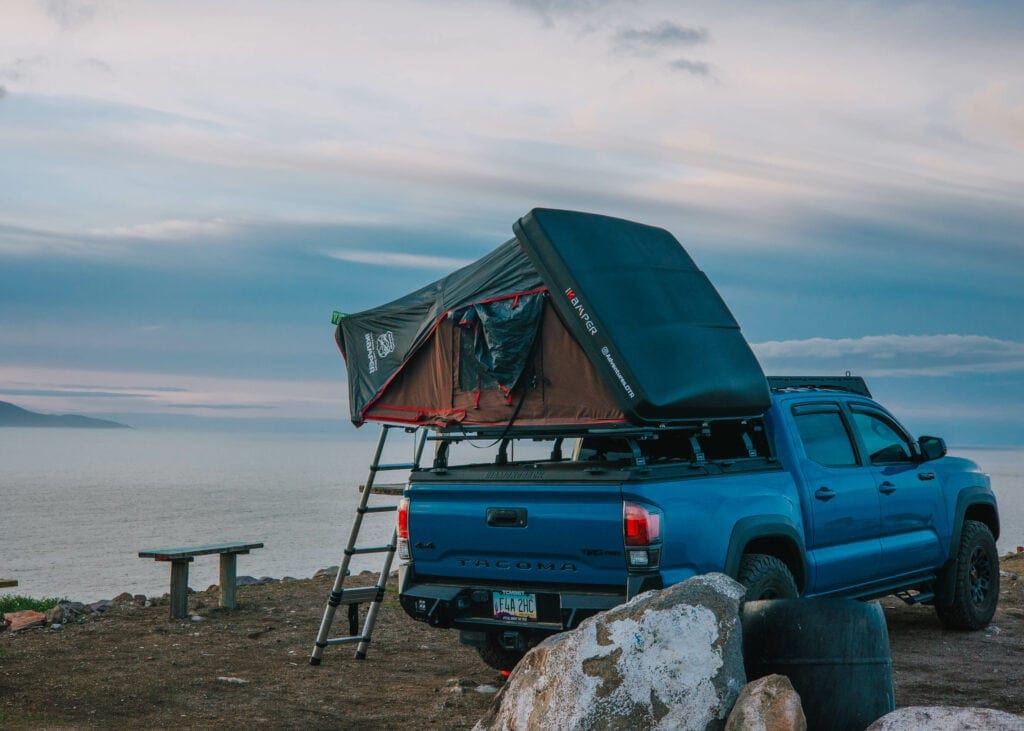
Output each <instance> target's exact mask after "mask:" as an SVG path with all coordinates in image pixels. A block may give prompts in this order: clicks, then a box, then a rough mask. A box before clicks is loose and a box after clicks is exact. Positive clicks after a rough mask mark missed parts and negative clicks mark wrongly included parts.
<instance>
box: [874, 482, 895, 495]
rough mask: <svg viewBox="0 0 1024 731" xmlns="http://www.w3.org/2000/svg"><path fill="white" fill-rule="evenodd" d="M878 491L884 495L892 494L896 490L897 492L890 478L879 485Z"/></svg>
mask: <svg viewBox="0 0 1024 731" xmlns="http://www.w3.org/2000/svg"><path fill="white" fill-rule="evenodd" d="M878 491H879V492H880V493H882V494H883V495H892V494H893V493H894V492H896V486H895V485H894V484H892V483H891V482H889V481H888V480H886V481H885V482H883V483H882V484H881V485H879V486H878Z"/></svg>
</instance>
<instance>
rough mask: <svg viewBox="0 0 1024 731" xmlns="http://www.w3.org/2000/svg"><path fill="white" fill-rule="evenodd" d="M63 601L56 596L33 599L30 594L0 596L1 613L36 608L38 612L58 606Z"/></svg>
mask: <svg viewBox="0 0 1024 731" xmlns="http://www.w3.org/2000/svg"><path fill="white" fill-rule="evenodd" d="M59 601H61V600H60V599H58V598H56V597H49V598H47V599H33V598H32V597H30V596H0V614H6V613H8V612H21V611H23V610H25V609H34V610H36V611H37V612H45V611H46V610H47V609H49V608H50V607H55V606H57V602H59Z"/></svg>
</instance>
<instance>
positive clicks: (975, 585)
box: [935, 520, 999, 630]
mask: <svg viewBox="0 0 1024 731" xmlns="http://www.w3.org/2000/svg"><path fill="white" fill-rule="evenodd" d="M946 571H952V572H953V579H952V587H953V589H952V591H953V596H952V601H951V602H950V601H949V597H945V599H946V601H943V600H942V599H941V598H936V600H935V613H936V614H938V615H939V621H940V622H942V625H943V626H944V627H945V628H946V629H957V630H978V629H983V628H985V627H987V626H988V623H989V622H990V621H992V615H994V614H995V613H996V605H997V604H998V603H999V554H998V553H997V552H996V541H995V539H994V538H993V537H992V531H990V530H989V529H988V526H987V525H985V524H984V523H980V522H978V521H976V520H965V521H964V527H963V530H962V531H961V532H960V547H959V549H958V550H957V554H956V561H954V562H953V564H952V565H951V566H950V567H949V568H948V569H946ZM940 583H941V582H940Z"/></svg>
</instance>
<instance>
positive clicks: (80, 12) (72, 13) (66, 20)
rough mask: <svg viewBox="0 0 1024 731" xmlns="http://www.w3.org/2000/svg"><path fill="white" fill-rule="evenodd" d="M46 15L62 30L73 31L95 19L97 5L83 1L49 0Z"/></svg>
mask: <svg viewBox="0 0 1024 731" xmlns="http://www.w3.org/2000/svg"><path fill="white" fill-rule="evenodd" d="M46 14H47V15H49V16H50V17H51V18H52V19H53V20H54V22H56V23H57V25H59V26H60V27H61V30H72V29H74V28H77V27H78V26H81V25H84V24H85V23H88V22H89V21H90V20H92V19H93V16H95V15H96V5H95V4H93V3H90V2H81V0H47V3H46Z"/></svg>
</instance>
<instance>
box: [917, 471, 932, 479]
mask: <svg viewBox="0 0 1024 731" xmlns="http://www.w3.org/2000/svg"><path fill="white" fill-rule="evenodd" d="M917 479H919V480H934V479H935V473H934V472H918V473H917Z"/></svg>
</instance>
